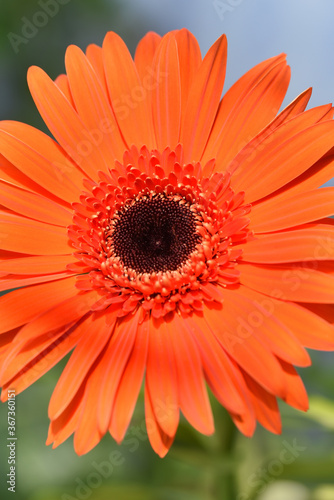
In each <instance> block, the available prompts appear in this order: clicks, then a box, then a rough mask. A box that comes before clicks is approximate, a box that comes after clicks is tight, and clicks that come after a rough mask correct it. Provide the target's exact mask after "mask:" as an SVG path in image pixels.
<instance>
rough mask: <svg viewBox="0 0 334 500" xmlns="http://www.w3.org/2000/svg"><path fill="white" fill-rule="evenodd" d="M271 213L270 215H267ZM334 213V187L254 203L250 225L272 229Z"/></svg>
mask: <svg viewBox="0 0 334 500" xmlns="http://www.w3.org/2000/svg"><path fill="white" fill-rule="evenodd" d="M268 214H270V215H268ZM333 214H334V188H332V187H327V188H322V189H315V190H313V191H306V192H302V193H297V194H295V195H293V194H292V195H291V197H289V196H287V195H285V196H284V200H282V196H280V195H278V196H274V197H272V198H270V199H269V200H266V201H263V202H261V203H259V204H258V205H255V206H253V207H252V215H251V225H250V229H252V230H253V231H255V233H268V232H269V233H270V232H272V231H278V230H281V229H287V228H290V227H293V226H297V225H300V224H305V223H306V222H312V221H315V220H317V219H321V218H323V217H329V216H331V215H333Z"/></svg>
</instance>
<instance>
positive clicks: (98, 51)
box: [86, 43, 109, 98]
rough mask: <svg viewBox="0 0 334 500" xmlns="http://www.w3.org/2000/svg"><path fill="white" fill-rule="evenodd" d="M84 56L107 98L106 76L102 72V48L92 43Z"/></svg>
mask: <svg viewBox="0 0 334 500" xmlns="http://www.w3.org/2000/svg"><path fill="white" fill-rule="evenodd" d="M86 56H87V59H88V61H89V62H90V64H91V65H92V67H93V69H94V71H95V73H96V75H97V77H98V79H99V83H100V85H101V86H102V87H103V90H104V92H105V95H106V96H107V98H109V96H108V87H107V81H106V75H105V72H104V64H103V52H102V48H101V47H99V46H98V45H95V44H94V43H92V44H90V45H88V47H87V49H86Z"/></svg>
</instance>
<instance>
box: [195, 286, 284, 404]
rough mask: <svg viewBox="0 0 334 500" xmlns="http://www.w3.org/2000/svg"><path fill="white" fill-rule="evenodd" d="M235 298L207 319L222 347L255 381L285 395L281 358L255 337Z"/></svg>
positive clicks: (276, 393) (213, 311) (269, 389)
mask: <svg viewBox="0 0 334 500" xmlns="http://www.w3.org/2000/svg"><path fill="white" fill-rule="evenodd" d="M235 298H236V296H235V295H233V297H232V300H230V297H229V296H227V302H226V304H224V307H223V309H222V310H215V309H209V308H206V309H205V314H204V318H205V320H206V321H207V323H208V325H209V327H210V329H211V331H212V332H213V334H214V335H215V336H216V338H217V339H218V340H219V342H220V344H221V345H222V347H223V348H224V349H225V350H226V351H227V352H228V353H229V355H230V356H231V357H232V358H233V359H234V360H235V361H236V362H237V363H238V364H239V365H240V366H242V367H243V368H244V369H245V370H246V371H247V373H248V374H249V375H250V376H251V377H253V378H254V379H255V380H256V381H257V382H258V383H259V384H260V385H261V386H262V387H263V388H264V389H266V390H267V391H268V392H270V393H271V394H275V395H279V396H280V395H283V394H284V390H285V389H284V381H283V376H282V374H281V371H282V370H281V367H280V365H279V363H278V361H277V358H276V357H275V356H274V355H273V354H272V353H271V352H270V350H269V349H268V348H267V346H266V345H264V343H263V342H261V341H259V340H258V338H257V336H256V335H253V331H252V330H250V328H249V327H248V325H247V323H246V322H245V321H244V319H243V316H242V315H241V313H240V310H239V309H238V307H237V302H236V301H235ZM218 325H220V326H218ZM268 373H270V374H271V376H270V377H268V376H267V374H268Z"/></svg>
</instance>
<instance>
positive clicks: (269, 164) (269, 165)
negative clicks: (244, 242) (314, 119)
mask: <svg viewBox="0 0 334 500" xmlns="http://www.w3.org/2000/svg"><path fill="white" fill-rule="evenodd" d="M297 118H298V117H297ZM297 118H295V119H296V120H297ZM290 123H291V121H289V122H286V123H284V124H283V125H281V126H280V127H279V128H278V129H276V130H274V132H273V133H272V134H271V135H270V136H268V138H267V139H266V141H267V142H266V143H265V144H264V147H260V146H259V147H258V148H257V149H255V150H254V152H253V154H252V155H251V156H248V157H246V158H244V159H243V160H241V162H240V165H239V167H238V170H237V171H236V172H235V174H234V175H233V176H232V182H231V184H232V187H233V189H234V190H235V191H245V192H246V195H245V202H246V203H251V202H254V201H256V200H258V199H260V198H263V197H264V196H266V195H268V194H270V193H272V192H274V191H276V190H277V189H279V188H280V187H282V186H284V184H286V183H288V182H289V181H291V180H292V179H295V178H296V177H298V176H299V175H300V174H302V173H303V172H304V171H305V170H307V169H308V168H309V167H311V166H312V165H313V164H314V163H315V162H316V161H318V160H319V159H320V158H321V156H323V155H324V154H325V153H326V152H327V151H328V150H329V149H330V148H331V146H332V143H333V133H334V122H332V121H330V122H327V121H326V122H321V123H316V124H315V125H313V126H311V127H308V128H307V129H305V130H302V131H301V132H299V133H297V134H295V135H292V136H291V132H290V130H289V131H288V130H287V129H286V128H287V126H288V125H289V124H290ZM287 131H288V132H289V133H288V134H287V133H285V132H287Z"/></svg>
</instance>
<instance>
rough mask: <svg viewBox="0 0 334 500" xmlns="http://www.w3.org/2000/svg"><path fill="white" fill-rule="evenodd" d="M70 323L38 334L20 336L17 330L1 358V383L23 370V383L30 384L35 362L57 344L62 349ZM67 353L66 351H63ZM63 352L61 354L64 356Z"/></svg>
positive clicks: (14, 377)
mask: <svg viewBox="0 0 334 500" xmlns="http://www.w3.org/2000/svg"><path fill="white" fill-rule="evenodd" d="M69 329H70V325H68V326H66V327H61V328H59V329H57V330H54V331H52V332H47V333H44V334H43V335H38V336H36V335H35V336H33V335H30V336H26V338H25V337H24V336H22V334H21V332H19V333H18V334H17V335H16V337H15V339H14V341H13V342H12V344H11V345H10V346H9V347H8V349H7V352H6V354H5V356H4V358H3V363H2V366H1V383H2V384H7V383H8V382H9V381H10V380H11V379H16V378H17V376H18V375H22V374H23V373H20V372H24V374H25V376H24V383H25V384H27V385H26V386H28V385H30V384H31V383H32V382H30V380H29V379H30V377H31V376H32V377H33V378H34V375H35V373H34V372H35V369H34V367H33V366H34V365H35V362H38V360H39V359H42V358H44V355H45V354H46V353H48V352H50V351H52V350H53V349H54V348H55V347H57V346H59V349H58V350H59V351H61V350H62V342H63V341H64V339H66V337H67V336H68V335H69V333H68V334H67V331H68V330H69ZM65 354H67V351H66V352H65ZM65 354H63V356H65Z"/></svg>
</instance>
